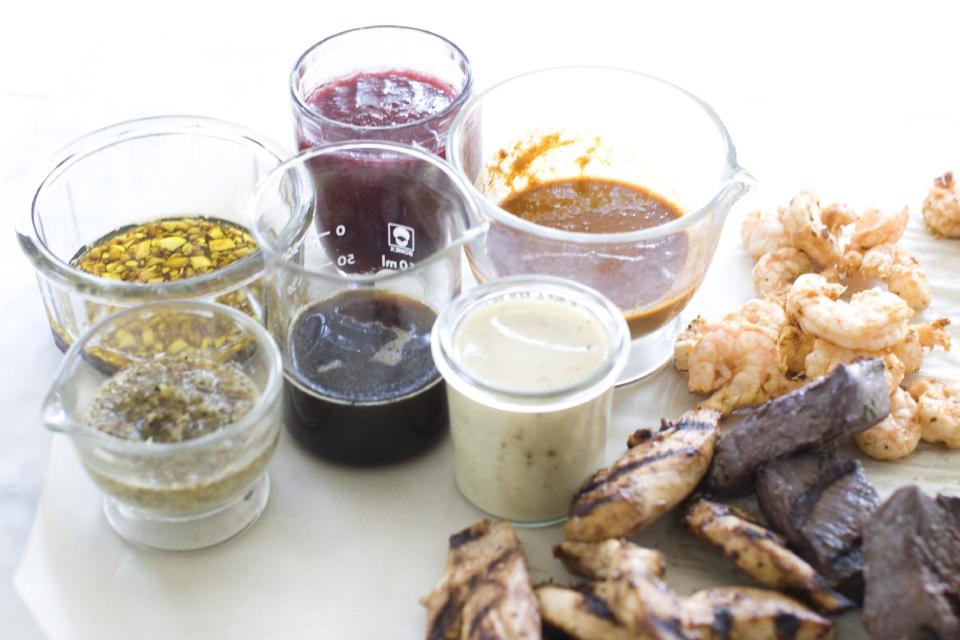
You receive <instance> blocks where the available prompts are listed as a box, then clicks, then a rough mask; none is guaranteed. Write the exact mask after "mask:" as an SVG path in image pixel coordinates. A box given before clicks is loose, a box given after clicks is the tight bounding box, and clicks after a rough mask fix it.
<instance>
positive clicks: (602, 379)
mask: <svg viewBox="0 0 960 640" xmlns="http://www.w3.org/2000/svg"><path fill="white" fill-rule="evenodd" d="M547 288H548V289H547ZM511 294H534V295H536V296H537V297H539V298H543V299H558V300H560V301H562V302H564V303H569V304H572V305H574V306H576V307H578V308H580V309H581V310H583V311H585V312H586V313H589V314H591V315H593V316H594V317H595V318H596V319H597V320H598V321H599V322H600V323H601V325H602V326H603V328H604V333H605V334H606V338H607V344H608V346H609V347H610V352H609V353H608V354H607V356H606V358H605V359H604V362H603V364H602V365H601V366H600V367H598V368H597V369H596V370H595V371H593V372H592V373H590V374H589V375H587V376H585V377H584V378H582V379H580V380H578V381H576V382H574V383H571V384H568V385H564V386H561V387H555V388H552V389H543V390H539V391H518V390H516V389H513V388H510V387H505V386H502V385H499V384H496V383H491V382H489V381H487V380H484V379H483V378H481V377H479V376H477V375H475V374H473V373H471V372H470V371H468V370H467V369H466V368H465V367H464V366H463V365H462V363H461V362H459V360H458V359H457V358H456V357H455V356H454V347H453V338H454V335H455V334H456V332H457V329H458V328H459V326H460V323H461V322H462V321H463V320H464V319H465V318H467V317H468V316H469V315H470V314H471V313H472V312H474V311H475V310H477V309H479V308H480V307H481V306H482V305H484V304H489V303H490V302H491V301H496V300H502V299H504V298H506V297H509V296H510V295H511ZM606 320H610V321H612V323H613V325H614V326H615V329H614V331H610V327H609V326H608V323H607V322H606ZM630 345H631V339H630V330H629V328H628V327H627V322H626V320H625V319H624V317H623V312H622V311H621V310H620V309H619V308H618V307H617V306H616V305H614V304H613V302H611V301H610V299H609V298H607V297H606V296H605V295H603V294H602V293H600V292H599V291H597V290H596V289H594V288H592V287H589V286H587V285H585V284H582V283H580V282H577V281H576V280H571V279H569V278H561V277H558V276H548V275H536V274H523V275H514V276H506V277H503V278H497V279H496V280H491V281H489V282H485V283H484V284H481V285H478V286H476V287H474V288H473V289H470V290H469V291H467V292H466V293H464V294H462V295H460V296H458V297H457V298H455V299H454V300H453V301H451V302H450V304H448V305H447V306H446V308H444V309H443V310H442V311H441V312H440V314H439V315H438V316H437V320H436V322H435V323H434V329H433V334H432V336H431V348H432V351H433V356H434V362H435V364H436V366H437V369H438V370H440V373H441V375H442V376H443V377H444V379H445V380H447V382H448V384H451V385H452V386H453V387H454V388H456V389H458V390H460V389H461V388H463V387H464V386H467V387H469V388H470V390H471V391H474V392H475V393H476V392H478V393H479V394H480V395H481V396H482V397H483V399H484V401H480V400H477V399H476V398H473V399H474V400H476V401H478V402H482V403H483V404H494V403H495V404H499V405H504V404H505V405H509V406H510V409H512V410H516V411H530V410H541V409H542V406H540V405H533V404H530V402H531V401H538V400H541V401H543V402H544V404H557V405H558V407H557V409H556V410H560V409H562V408H567V407H571V406H576V405H578V404H581V403H583V402H587V401H589V400H591V399H593V398H595V397H597V396H598V395H599V394H601V393H603V392H604V391H606V390H607V389H613V388H614V386H615V383H616V378H617V376H619V375H620V372H621V371H622V370H623V368H624V366H626V363H627V359H628V358H629V356H630ZM461 392H462V391H461ZM466 395H472V394H466ZM485 401H489V402H485Z"/></svg>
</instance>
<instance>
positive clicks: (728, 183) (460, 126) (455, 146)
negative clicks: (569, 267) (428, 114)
mask: <svg viewBox="0 0 960 640" xmlns="http://www.w3.org/2000/svg"><path fill="white" fill-rule="evenodd" d="M591 70H593V71H601V72H612V73H619V74H624V75H628V76H632V77H634V78H637V79H641V80H643V81H647V82H652V83H655V84H659V85H661V86H663V87H666V88H667V89H670V90H672V91H674V92H676V93H677V94H679V95H682V96H684V97H686V98H687V99H688V100H689V101H690V102H691V103H692V104H694V105H696V106H697V107H698V108H699V109H700V111H701V112H702V113H703V115H705V116H706V117H707V118H708V119H709V120H710V121H711V122H712V124H713V125H714V127H715V129H716V130H717V133H719V134H720V137H721V139H722V141H723V145H724V158H723V161H724V171H723V176H722V180H721V182H720V185H719V187H718V189H717V191H716V193H715V194H714V195H713V196H712V197H711V198H710V199H709V200H708V201H707V202H706V203H704V204H702V205H700V206H699V207H698V208H697V209H695V210H694V211H692V212H690V213H685V214H684V215H682V216H680V217H679V218H677V219H675V220H671V221H670V222H667V223H665V224H662V225H658V226H655V227H648V228H646V229H637V230H635V231H618V232H615V233H591V232H587V231H566V230H563V229H556V228H553V227H547V226H544V225H540V224H537V223H535V222H530V221H529V220H524V219H522V218H520V217H518V216H515V215H513V214H512V213H510V212H509V211H506V210H505V209H503V208H502V207H501V206H500V205H499V204H497V203H496V202H493V201H492V200H490V199H489V198H488V197H487V196H486V195H484V194H483V193H481V192H480V190H479V189H477V187H476V185H475V184H474V183H473V182H471V181H470V180H466V182H467V185H468V187H469V189H470V193H471V195H472V196H473V197H474V198H476V199H477V201H478V202H482V203H483V205H484V207H485V211H489V212H490V214H491V217H493V218H494V221H495V222H497V223H501V224H504V225H506V226H509V227H512V228H514V229H517V230H519V231H525V232H527V233H529V234H531V235H536V236H539V237H541V238H546V239H549V240H557V241H565V242H570V243H576V244H616V243H629V242H638V241H642V240H652V239H657V238H661V237H663V236H665V235H669V234H672V233H677V232H680V231H684V230H686V229H688V228H690V227H692V226H694V225H696V224H697V223H698V222H700V221H701V220H702V219H703V218H705V217H707V216H708V215H709V214H710V213H711V212H712V211H713V210H714V209H715V208H716V207H717V206H718V205H719V204H720V203H721V202H722V201H723V199H724V198H726V197H727V195H728V193H729V192H731V190H737V189H740V190H748V189H749V188H750V187H752V185H753V184H754V182H755V180H754V178H753V176H751V175H750V173H749V172H748V171H747V170H746V169H744V168H743V167H741V166H740V165H739V164H738V163H737V150H736V147H735V146H734V144H733V139H732V138H731V137H730V133H729V132H728V131H727V128H726V125H724V123H723V121H722V120H721V119H720V116H719V115H718V114H717V112H716V111H715V110H714V109H713V107H711V106H710V105H709V104H707V102H706V101H704V100H703V99H702V98H700V97H699V96H697V95H696V94H694V93H692V92H690V91H688V90H686V89H684V88H683V87H680V86H679V85H676V84H674V83H672V82H670V81H668V80H664V79H663V78H659V77H657V76H654V75H650V74H647V73H642V72H640V71H634V70H631V69H625V68H622V67H611V66H603V65H569V66H559V67H545V68H541V69H535V70H533V71H527V72H524V73H521V74H518V75H515V76H513V77H511V78H507V79H506V80H502V81H500V82H498V83H497V84H495V85H493V86H491V87H489V88H487V89H486V90H484V91H483V92H481V93H479V94H477V95H475V96H473V97H472V98H471V99H470V100H469V101H468V102H467V104H465V105H464V107H463V108H462V109H461V110H460V112H459V113H458V114H457V116H456V118H454V120H453V123H452V124H451V126H450V131H449V132H448V134H447V161H448V162H450V164H451V165H453V167H454V168H455V169H456V170H457V172H458V173H460V174H463V175H466V171H465V169H464V166H463V163H462V162H461V160H460V157H461V152H462V151H463V146H464V145H463V137H464V136H463V131H464V129H465V127H466V122H467V119H468V118H469V117H470V116H471V115H472V114H473V113H474V112H475V111H477V110H478V109H480V108H481V107H482V106H483V104H484V102H485V101H486V100H488V99H489V98H490V97H491V96H495V95H497V93H498V91H499V90H500V89H502V88H504V87H506V86H509V85H512V84H515V83H519V82H523V81H524V80H526V79H528V78H531V77H537V76H543V75H547V74H552V73H564V72H570V71H591Z"/></svg>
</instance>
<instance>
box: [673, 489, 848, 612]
mask: <svg viewBox="0 0 960 640" xmlns="http://www.w3.org/2000/svg"><path fill="white" fill-rule="evenodd" d="M684 522H685V523H686V525H687V527H688V528H689V529H690V530H691V531H693V533H695V534H696V535H697V536H698V537H700V538H703V539H704V540H706V541H707V542H709V543H710V544H712V545H713V546H715V547H717V548H718V549H720V550H721V551H722V552H723V555H724V556H726V557H727V559H729V560H730V561H732V562H733V563H734V564H735V565H736V566H737V568H738V569H740V571H742V572H743V573H745V574H746V575H748V576H750V577H751V578H753V579H754V580H756V581H757V582H759V583H760V584H762V585H763V586H765V587H769V588H771V589H777V590H779V591H784V592H787V593H791V594H796V595H797V596H799V597H801V598H803V599H804V600H806V601H808V602H810V603H811V604H813V605H814V606H815V607H817V609H819V610H820V611H822V612H824V613H827V614H834V613H841V612H843V611H847V610H848V609H850V608H852V607H853V606H854V605H853V603H852V602H851V601H850V600H848V599H847V598H845V597H844V596H842V595H840V594H839V593H837V592H835V591H833V590H831V589H830V588H829V587H828V586H827V583H826V581H825V580H824V579H823V577H822V576H820V574H818V573H817V572H816V571H814V569H813V567H811V566H810V565H809V564H807V563H806V561H804V560H803V559H801V558H800V557H799V556H797V555H796V554H795V553H793V552H792V551H790V550H789V549H787V548H786V546H785V542H784V540H783V538H781V537H780V536H778V535H777V534H775V533H774V532H772V531H770V530H769V529H766V528H764V527H762V526H760V525H759V524H757V520H756V517H754V516H753V514H751V513H748V512H746V511H744V510H742V509H737V508H736V507H731V506H728V505H725V504H720V503H718V502H711V501H709V500H705V499H702V498H700V499H697V500H695V501H694V502H693V503H692V504H691V505H690V506H689V507H688V508H687V512H686V514H685V516H684Z"/></svg>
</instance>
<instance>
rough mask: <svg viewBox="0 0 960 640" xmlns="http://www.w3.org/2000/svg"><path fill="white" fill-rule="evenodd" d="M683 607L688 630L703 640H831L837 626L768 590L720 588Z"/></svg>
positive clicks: (684, 602)
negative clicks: (788, 639) (785, 639)
mask: <svg viewBox="0 0 960 640" xmlns="http://www.w3.org/2000/svg"><path fill="white" fill-rule="evenodd" d="M681 604H682V606H683V611H684V628H685V629H686V630H687V632H688V635H689V636H691V637H694V638H698V639H700V640H774V639H778V640H779V639H780V638H790V639H791V640H831V639H832V638H833V637H834V631H833V623H832V622H831V621H830V620H829V619H827V618H824V617H823V616H821V615H819V614H818V613H816V612H815V611H812V610H810V609H808V608H807V607H806V606H804V605H802V604H800V603H799V602H797V601H796V600H794V599H792V598H788V597H787V596H785V595H782V594H780V593H777V592H776V591H767V590H765V589H751V588H749V587H719V588H716V589H704V590H702V591H697V592H695V593H693V594H691V595H690V596H687V597H686V598H682V600H681Z"/></svg>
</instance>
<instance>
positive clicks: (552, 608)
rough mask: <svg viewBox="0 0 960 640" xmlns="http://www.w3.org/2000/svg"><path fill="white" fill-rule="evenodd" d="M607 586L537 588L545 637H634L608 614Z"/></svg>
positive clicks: (605, 639)
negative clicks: (557, 632)
mask: <svg viewBox="0 0 960 640" xmlns="http://www.w3.org/2000/svg"><path fill="white" fill-rule="evenodd" d="M608 591H609V585H607V584H606V583H603V582H599V583H596V584H584V585H580V586H578V587H575V588H572V589H571V588H566V587H559V586H556V585H552V584H547V585H542V586H539V587H537V589H536V594H537V601H538V602H539V603H540V615H541V617H542V618H543V623H544V625H545V627H546V628H547V629H548V633H547V634H546V635H547V637H552V636H553V637H555V636H557V635H558V634H556V633H554V631H555V630H559V631H561V632H562V633H563V635H562V636H560V637H566V638H575V639H576V640H631V638H632V637H633V636H631V635H630V633H629V632H628V631H627V630H626V629H625V628H624V627H623V625H621V624H620V623H619V622H618V621H617V619H616V617H615V616H614V615H613V611H611V610H610V605H609V597H610V594H609V593H608Z"/></svg>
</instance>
